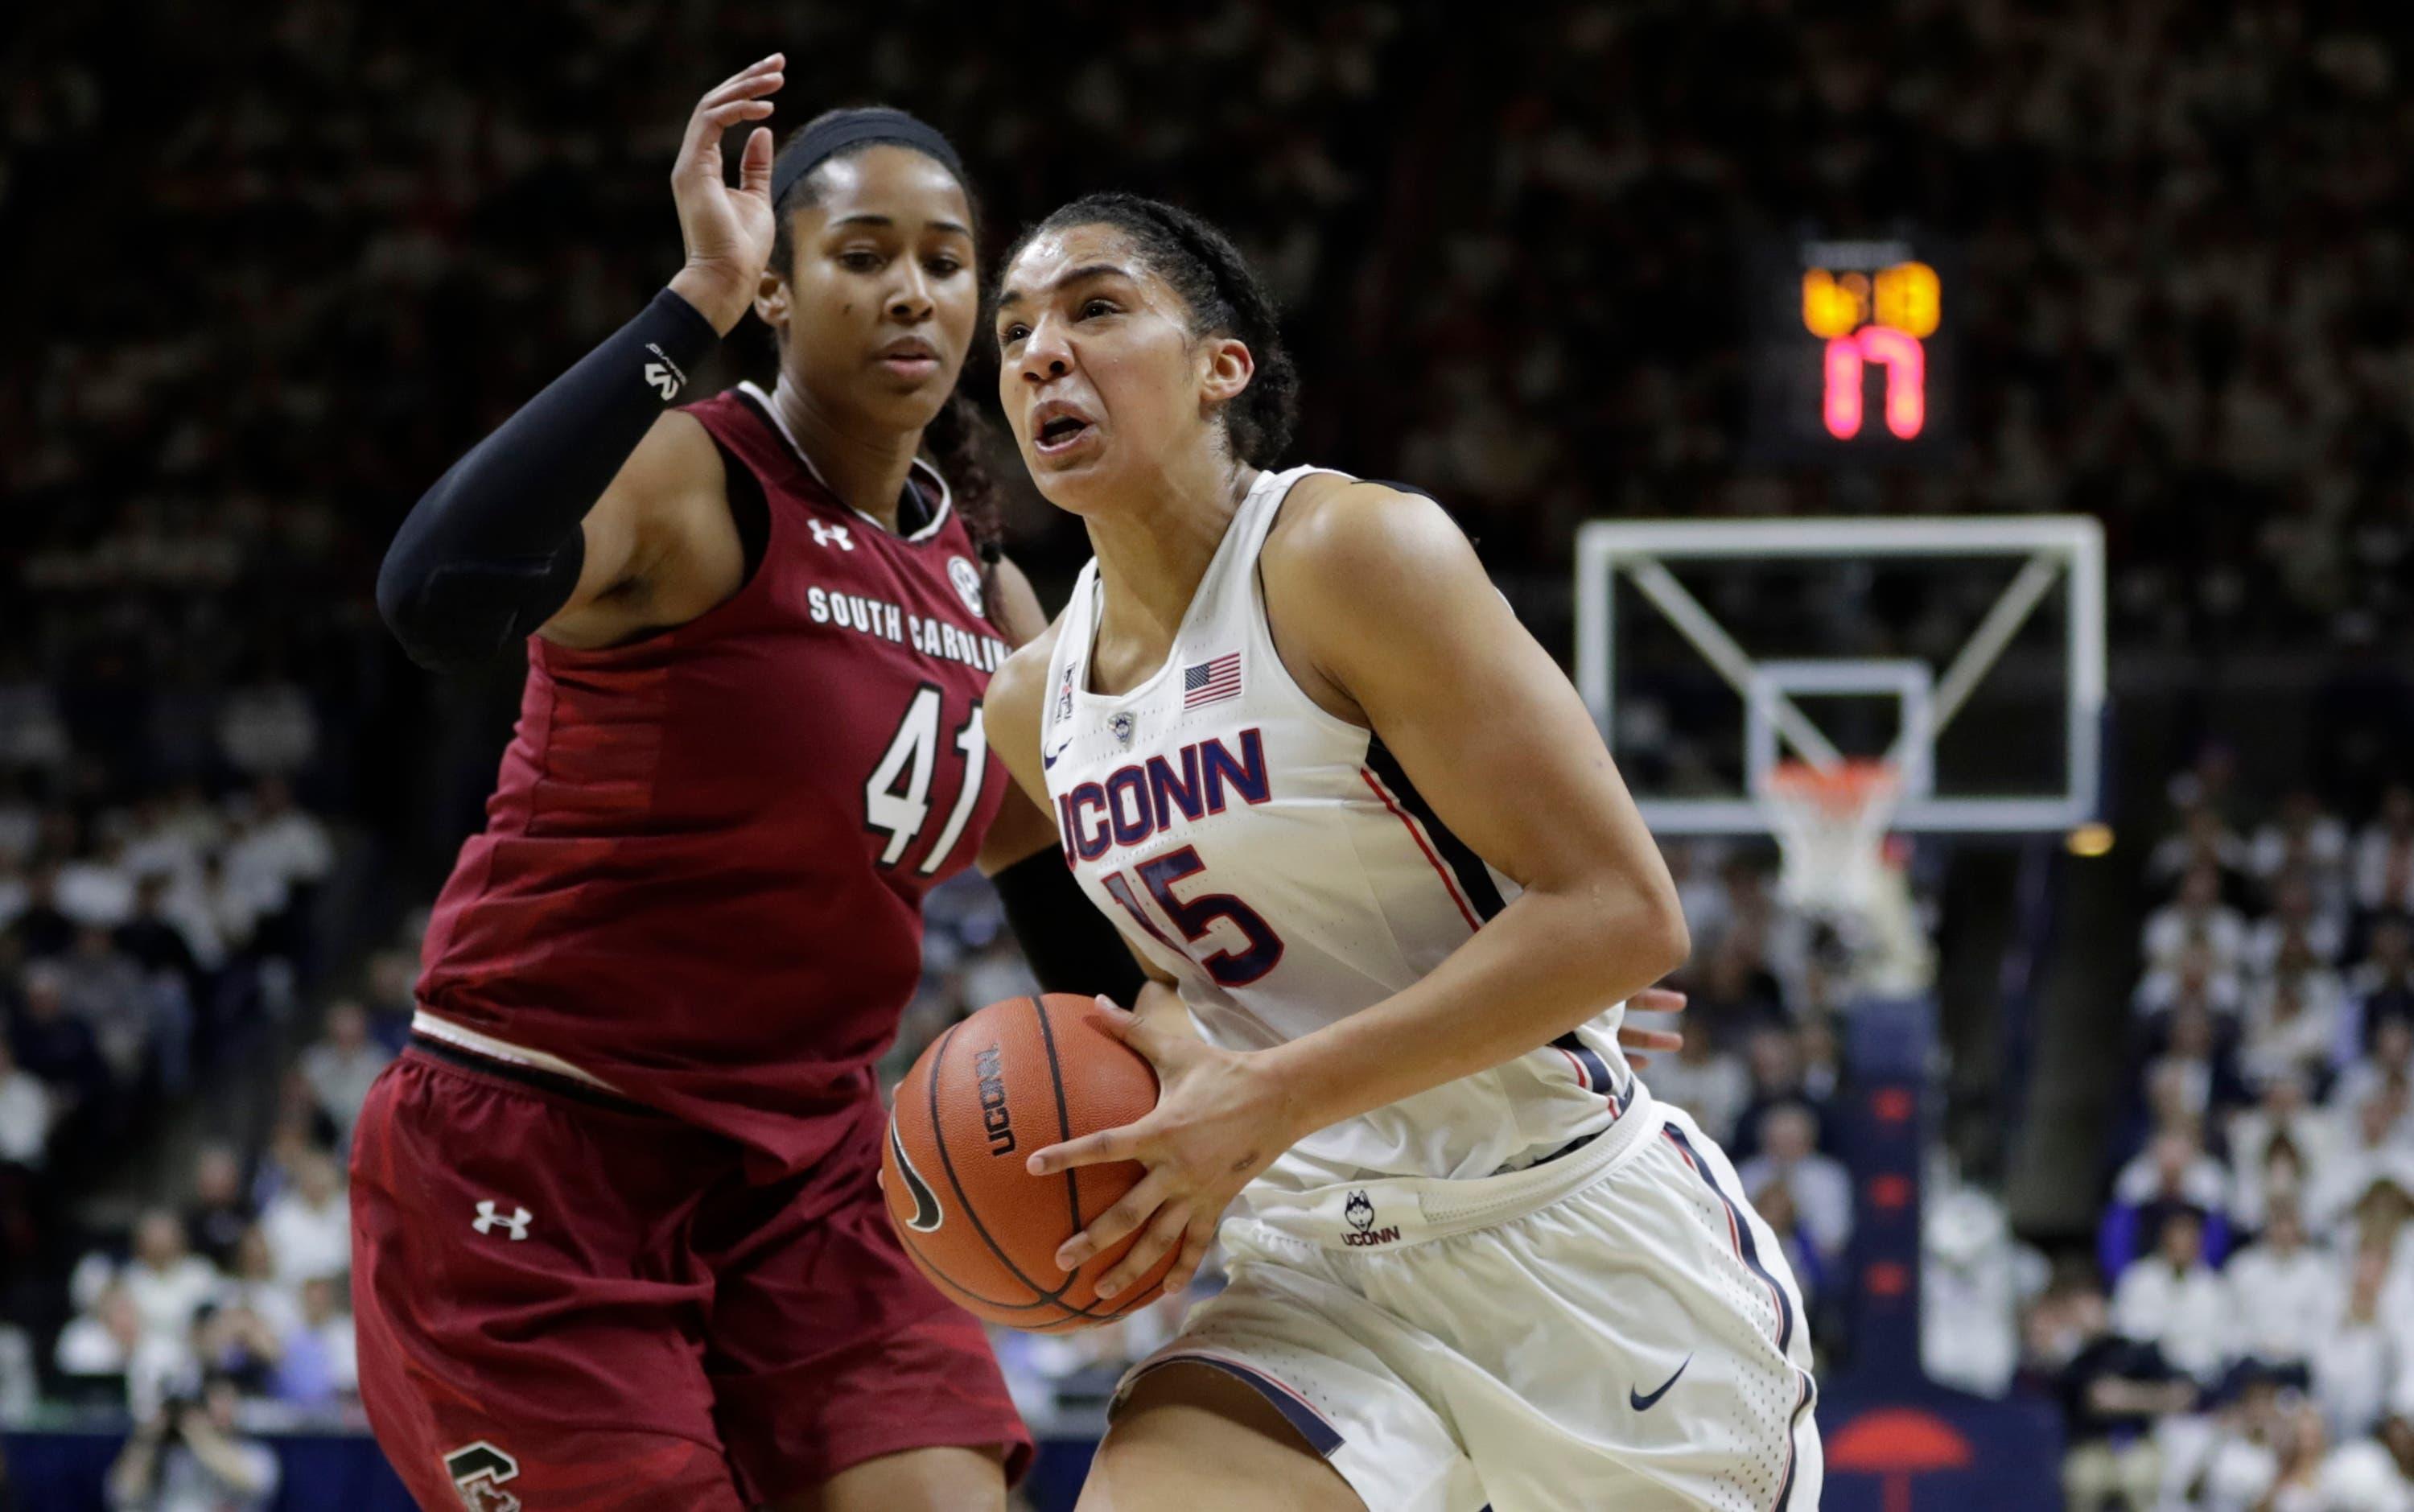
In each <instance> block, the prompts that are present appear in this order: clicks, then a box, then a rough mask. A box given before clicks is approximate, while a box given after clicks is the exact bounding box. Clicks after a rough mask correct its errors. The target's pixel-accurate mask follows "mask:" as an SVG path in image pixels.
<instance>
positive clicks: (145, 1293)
mask: <svg viewBox="0 0 2414 1512" xmlns="http://www.w3.org/2000/svg"><path fill="white" fill-rule="evenodd" d="M117 1280H118V1284H119V1285H120V1286H122V1287H124V1288H125V1290H126V1295H127V1296H128V1297H131V1298H132V1299H133V1302H134V1309H135V1311H136V1312H137V1313H138V1314H140V1315H141V1317H142V1327H143V1331H144V1332H146V1333H156V1334H162V1335H169V1336H172V1337H174V1338H178V1339H182V1338H183V1337H184V1336H185V1332H186V1329H188V1328H190V1327H191V1326H192V1322H193V1310H194V1309H195V1308H198V1307H200V1306H201V1304H202V1303H204V1302H206V1301H209V1300H210V1298H211V1297H212V1296H213V1295H216V1292H217V1289H218V1275H217V1271H216V1268H214V1267H213V1266H212V1265H210V1263H209V1262H208V1261H206V1260H203V1259H202V1258H201V1256H199V1255H197V1254H194V1253H193V1252H192V1250H189V1249H187V1248H186V1244H185V1224H184V1220H182V1219H179V1218H178V1217H177V1216H176V1215H175V1214H174V1213H172V1212H171V1211H169V1210H168V1209H166V1208H164V1207H155V1208H152V1209H151V1210H149V1211H148V1212H146V1213H144V1214H143V1215H142V1217H141V1218H140V1219H138V1220H136V1221H135V1225H134V1255H133V1258H132V1259H130V1260H128V1261H127V1263H126V1266H125V1268H124V1269H123V1270H121V1271H119V1272H118V1276H117Z"/></svg>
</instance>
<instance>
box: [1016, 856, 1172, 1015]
mask: <svg viewBox="0 0 2414 1512" xmlns="http://www.w3.org/2000/svg"><path fill="white" fill-rule="evenodd" d="M990 880H991V881H992V882H994V883H996V884H997V895H998V898H999V900H1000V901H1002V902H1003V903H1004V904H1005V905H1006V923H1007V924H1009V925H1010V926H1012V928H1013V930H1014V937H1015V939H1016V940H1017V941H1018V942H1020V943H1021V946H1022V958H1023V959H1024V960H1025V961H1027V962H1029V963H1030V964H1031V974H1032V975H1033V976H1035V977H1037V978H1038V979H1039V986H1040V989H1041V990H1042V991H1044V992H1051V993H1080V994H1081V995H1082V996H1095V995H1096V994H1098V993H1104V994H1106V995H1107V996H1109V997H1111V998H1113V999H1114V1000H1115V1001H1116V1002H1117V1003H1118V1004H1120V1005H1122V1006H1123V1007H1125V1008H1129V1007H1131V1005H1132V999H1134V998H1135V997H1137V996H1140V984H1141V983H1143V982H1145V981H1147V980H1148V978H1147V976H1146V975H1145V974H1144V973H1143V972H1141V970H1140V963H1139V962H1137V961H1135V960H1133V959H1132V954H1131V950H1130V948H1129V947H1127V946H1125V944H1124V937H1123V936H1121V935H1119V934H1117V933H1116V932H1115V926H1114V925H1112V924H1110V923H1109V922H1107V916H1106V915H1104V914H1102V913H1100V912H1098V910H1097V909H1096V908H1095V907H1093V906H1091V904H1090V900H1089V899H1088V898H1086V897H1084V896H1082V894H1081V889H1080V884H1079V883H1077V882H1075V881H1074V880H1073V873H1072V869H1071V868H1070V867H1067V866H1066V865H1065V853H1064V852H1063V851H1060V850H1058V849H1057V848H1056V847H1055V846H1045V847H1043V848H1041V849H1039V850H1037V851H1035V852H1033V853H1032V854H1031V855H1028V856H1025V857H1024V858H1022V860H1021V861H1016V862H1015V863H1014V864H1013V865H1011V866H1009V867H1007V868H1006V869H1005V870H1004V871H1002V872H1000V873H998V874H997V876H993V877H991V879H990Z"/></svg>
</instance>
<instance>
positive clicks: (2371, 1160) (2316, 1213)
mask: <svg viewBox="0 0 2414 1512" xmlns="http://www.w3.org/2000/svg"><path fill="white" fill-rule="evenodd" d="M2406 1109H2407V1094H2406V1089H2405V1088H2404V1087H2403V1086H2390V1085H2381V1086H2379V1087H2378V1088H2377V1089H2375V1090H2374V1091H2373V1092H2372V1093H2371V1094H2370V1095H2369V1096H2367V1097H2366V1098H2365V1099H2364V1100H2362V1102H2361V1103H2359V1104H2358V1105H2357V1106H2356V1107H2354V1108H2353V1109H2352V1110H2350V1116H2351V1117H2352V1119H2353V1122H2352V1123H2351V1124H2350V1125H2349V1126H2348V1133H2347V1138H2346V1139H2345V1140H2343V1141H2341V1142H2340V1144H2339V1146H2338V1148H2337V1149H2336V1150H2335V1151H2333V1152H2332V1156H2331V1159H2330V1160H2327V1161H2325V1162H2324V1163H2323V1164H2322V1165H2321V1166H2320V1167H2319V1168H2318V1169H2316V1170H2314V1171H2311V1172H2309V1173H2308V1175H2307V1186H2306V1197H2307V1199H2308V1201H2307V1205H2306V1208H2305V1217H2306V1218H2307V1219H2308V1220H2311V1221H2312V1222H2313V1224H2314V1225H2315V1226H2316V1227H2317V1228H2319V1227H2325V1226H2327V1225H2329V1224H2332V1223H2334V1222H2337V1221H2338V1220H2340V1219H2342V1218H2344V1217H2345V1216H2346V1215H2347V1212H2348V1211H2349V1210H2350V1209H2351V1208H2353V1207H2354V1206H2355V1205H2356V1204H2357V1203H2358V1202H2360V1201H2362V1198H2363V1196H2364V1194H2365V1193H2366V1192H2368V1191H2370V1190H2372V1188H2373V1187H2374V1186H2375V1185H2376V1184H2379V1183H2386V1184H2390V1185H2393V1186H2396V1187H2399V1188H2401V1189H2408V1190H2414V1162H2409V1160H2408V1157H2407V1150H2406V1148H2405V1145H2404V1143H2403V1142H2402V1141H2401V1140H2400V1139H2399V1138H2398V1137H2397V1131H2398V1127H2399V1125H2400V1124H2401V1123H2403V1122H2404V1120H2405V1116H2406Z"/></svg>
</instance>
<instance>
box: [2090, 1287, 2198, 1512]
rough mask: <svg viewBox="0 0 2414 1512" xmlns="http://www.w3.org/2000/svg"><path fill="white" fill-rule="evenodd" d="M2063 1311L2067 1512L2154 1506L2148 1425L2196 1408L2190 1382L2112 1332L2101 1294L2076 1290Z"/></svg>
mask: <svg viewBox="0 0 2414 1512" xmlns="http://www.w3.org/2000/svg"><path fill="white" fill-rule="evenodd" d="M2064 1310H2065V1311H2066V1313H2067V1315H2068V1316H2069V1317H2070V1318H2071V1319H2072V1321H2073V1325H2074V1326H2075V1328H2076V1330H2077V1332H2078V1334H2079V1347H2078V1349H2077V1350H2076V1352H2075V1353H2074V1354H2073V1355H2071V1358H2070V1360H2069V1362H2068V1363H2067V1364H2065V1365H2064V1366H2063V1367H2062V1369H2061V1370H2060V1371H2059V1373H2058V1375H2057V1378H2056V1381H2055V1392H2056V1395H2057V1396H2059V1397H2060V1398H2061V1400H2062V1414H2063V1432H2064V1441H2065V1444H2066V1447H2065V1448H2064V1452H2063V1460H2062V1490H2063V1498H2064V1500H2063V1505H2064V1509H2065V1512H2109V1508H2110V1507H2111V1506H2112V1505H2114V1503H2115V1501H2116V1499H2117V1500H2120V1501H2124V1502H2125V1503H2126V1505H2128V1507H2129V1508H2131V1509H2132V1512H2136V1509H2139V1508H2152V1507H2154V1506H2156V1505H2158V1502H2159V1496H2160V1488H2161V1485H2162V1475H2163V1458H2162V1451H2161V1449H2160V1448H2159V1447H2158V1446H2157V1445H2155V1442H2154V1435H2153V1424H2154V1420H2155V1419H2156V1418H2159V1417H2163V1416H2166V1415H2170V1414H2175V1413H2183V1412H2186V1411H2187V1410H2188V1409H2189V1408H2190V1407H2192V1406H2194V1405H2195V1403H2196V1400H2197V1388H2196V1385H2195V1384H2194V1383H2193V1382H2190V1381H2189V1380H2188V1379H2187V1378H2186V1377H2185V1376H2184V1375H2183V1374H2182V1373H2181V1372H2180V1371H2178V1370H2173V1369H2172V1368H2171V1366H2170V1364H2169V1362H2168V1361H2167V1360H2165V1359H2164V1358H2163V1355H2162V1351H2161V1350H2159V1349H2157V1348H2156V1347H2155V1346H2154V1345H2153V1344H2152V1343H2146V1342H2139V1341H2138V1340H2130V1339H2124V1338H2123V1337H2121V1336H2120V1335H2119V1334H2116V1333H2114V1332H2113V1331H2112V1329H2111V1327H2110V1325H2109V1320H2108V1317H2107V1314H2106V1310H2105V1305H2104V1297H2103V1294H2101V1293H2099V1292H2094V1291H2092V1290H2090V1291H2083V1292H2079V1293H2077V1294H2075V1295H2072V1296H2070V1297H2069V1298H2067V1299H2066V1300H2065V1303H2064Z"/></svg>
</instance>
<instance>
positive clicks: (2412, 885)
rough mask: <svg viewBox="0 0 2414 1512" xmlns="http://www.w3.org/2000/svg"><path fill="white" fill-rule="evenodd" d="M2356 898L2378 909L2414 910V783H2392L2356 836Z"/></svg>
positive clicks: (2372, 908)
mask: <svg viewBox="0 0 2414 1512" xmlns="http://www.w3.org/2000/svg"><path fill="white" fill-rule="evenodd" d="M2355 901H2356V903H2357V904H2358V906H2362V907H2364V908H2367V909H2371V910H2373V911H2375V912H2378V911H2380V910H2382V909H2387V910H2389V911H2391V912H2393V913H2407V912H2414V786H2407V785H2406V784H2405V783H2402V782H2401V783H2397V784H2394V785H2392V786H2391V787H2390V789H2389V791H2388V793H2387V794H2386V795H2385V796H2384V797H2383V798H2382V799H2381V803H2380V813H2379V814H2378V815H2377V816H2375V817H2374V819H2373V821H2372V822H2371V823H2370V824H2368V825H2365V826H2364V828H2363V832H2362V834H2360V835H2358V836H2357V837H2356V842H2355Z"/></svg>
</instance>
